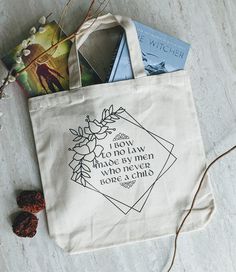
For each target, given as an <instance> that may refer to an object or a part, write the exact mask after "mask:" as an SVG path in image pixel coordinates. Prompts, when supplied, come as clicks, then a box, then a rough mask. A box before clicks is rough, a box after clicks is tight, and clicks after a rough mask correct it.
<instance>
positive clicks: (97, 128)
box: [84, 120, 109, 140]
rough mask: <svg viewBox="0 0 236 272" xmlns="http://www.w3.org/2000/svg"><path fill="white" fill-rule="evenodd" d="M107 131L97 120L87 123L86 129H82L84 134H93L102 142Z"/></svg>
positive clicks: (106, 127)
mask: <svg viewBox="0 0 236 272" xmlns="http://www.w3.org/2000/svg"><path fill="white" fill-rule="evenodd" d="M108 130H109V128H108V126H103V125H102V124H101V123H99V122H98V121H97V120H93V121H88V127H85V128H84V132H85V133H86V134H94V136H95V137H96V138H97V139H99V140H102V139H104V138H105V137H106V136H107V133H108Z"/></svg>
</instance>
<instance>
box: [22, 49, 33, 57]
mask: <svg viewBox="0 0 236 272" xmlns="http://www.w3.org/2000/svg"><path fill="white" fill-rule="evenodd" d="M30 53H31V51H30V50H29V49H24V50H23V55H24V56H29V54H30Z"/></svg>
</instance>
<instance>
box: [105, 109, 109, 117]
mask: <svg viewBox="0 0 236 272" xmlns="http://www.w3.org/2000/svg"><path fill="white" fill-rule="evenodd" d="M108 115H109V110H106V111H105V118H107V116H108Z"/></svg>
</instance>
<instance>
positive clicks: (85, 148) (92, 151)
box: [72, 138, 104, 162]
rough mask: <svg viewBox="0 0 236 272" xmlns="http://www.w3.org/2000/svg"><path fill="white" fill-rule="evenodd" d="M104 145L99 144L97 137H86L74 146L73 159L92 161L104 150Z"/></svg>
mask: <svg viewBox="0 0 236 272" xmlns="http://www.w3.org/2000/svg"><path fill="white" fill-rule="evenodd" d="M103 149H104V148H103V147H102V146H101V145H97V139H96V138H95V139H93V140H92V141H89V140H88V139H85V141H83V142H80V143H79V144H76V145H75V146H74V147H73V149H72V150H73V151H75V152H76V153H75V155H74V156H73V159H75V160H76V161H80V160H82V159H83V160H85V161H89V162H92V161H93V160H94V159H95V158H97V157H99V156H100V155H101V153H102V151H103Z"/></svg>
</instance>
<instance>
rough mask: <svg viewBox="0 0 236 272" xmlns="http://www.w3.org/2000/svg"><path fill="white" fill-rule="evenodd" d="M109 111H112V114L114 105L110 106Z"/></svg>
mask: <svg viewBox="0 0 236 272" xmlns="http://www.w3.org/2000/svg"><path fill="white" fill-rule="evenodd" d="M109 113H110V114H112V113H113V105H111V106H110V108H109Z"/></svg>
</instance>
